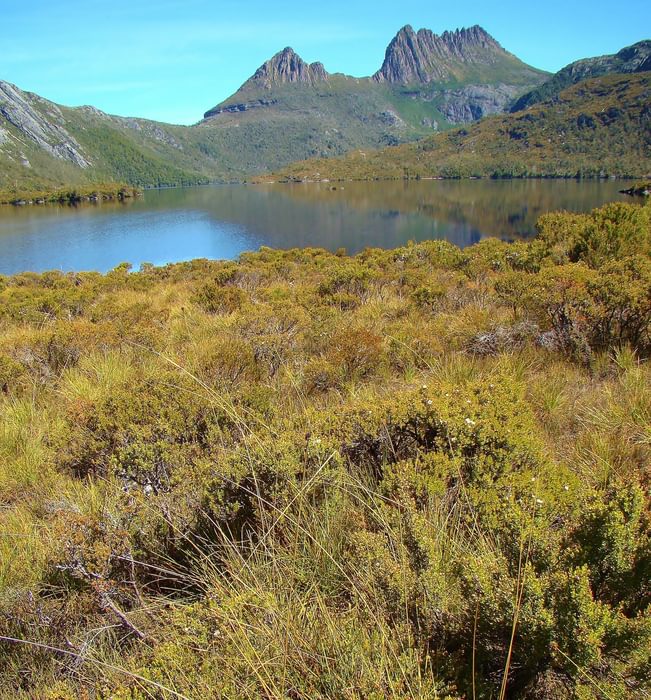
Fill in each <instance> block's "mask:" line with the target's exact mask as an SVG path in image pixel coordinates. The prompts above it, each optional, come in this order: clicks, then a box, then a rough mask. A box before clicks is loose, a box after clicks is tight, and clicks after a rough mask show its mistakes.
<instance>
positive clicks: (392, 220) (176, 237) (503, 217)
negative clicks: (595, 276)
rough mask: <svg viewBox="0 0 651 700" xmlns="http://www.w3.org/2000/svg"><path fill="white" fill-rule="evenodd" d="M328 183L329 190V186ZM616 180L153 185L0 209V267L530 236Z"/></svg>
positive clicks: (596, 198) (599, 199)
mask: <svg viewBox="0 0 651 700" xmlns="http://www.w3.org/2000/svg"><path fill="white" fill-rule="evenodd" d="M333 187H336V188H337V189H333ZM622 187H623V184H622V183H621V182H616V181H603V182H576V181H573V180H570V181H564V180H511V181H490V180H488V181H487V180H461V181H457V180H452V181H416V182H413V181H412V182H401V181H396V182H394V181H392V182H370V183H344V184H343V185H340V184H337V185H332V184H326V183H319V184H298V185H264V186H262V185H255V186H252V185H248V186H247V185H223V186H214V187H194V188H185V189H174V190H151V191H147V192H146V193H145V195H144V197H142V198H139V199H137V200H135V201H130V202H127V203H124V204H118V203H115V204H113V203H110V204H100V205H90V204H84V205H82V206H79V207H70V206H40V207H39V206H31V207H22V208H20V207H0V273H3V274H13V273H17V272H22V271H25V270H32V271H37V272H40V271H43V270H52V269H61V270H99V271H102V272H105V271H106V270H110V269H111V268H113V267H115V266H116V265H118V264H119V263H121V262H130V263H131V264H132V265H133V266H134V268H135V269H137V268H138V267H139V266H140V264H141V263H143V262H150V263H154V264H156V265H162V264H165V263H168V262H177V261H181V260H191V259H192V258H234V257H236V256H237V255H239V254H240V253H241V252H243V251H246V250H255V249H257V248H259V247H260V246H270V247H274V248H293V247H297V246H317V247H323V248H328V249H329V250H336V249H338V248H346V250H347V251H348V252H350V253H355V252H358V251H360V250H362V249H364V248H366V247H368V246H378V247H383V248H393V247H396V246H400V245H403V244H404V243H406V242H407V241H409V240H414V241H421V240H425V239H428V238H438V239H446V240H449V241H451V242H452V243H455V244H456V245H459V246H462V247H463V246H467V245H470V244H472V243H476V242H477V241H479V240H481V239H482V238H485V237H488V236H496V237H499V238H503V239H505V240H513V239H517V238H526V237H530V236H532V235H533V234H534V233H535V228H534V226H535V222H536V219H537V218H538V217H539V216H540V215H541V214H543V213H545V212H548V211H553V210H557V209H567V210H571V211H589V210H590V209H592V208H594V207H597V206H600V205H602V204H604V203H605V202H609V201H614V200H627V199H629V201H630V198H627V197H626V196H625V195H620V194H618V190H619V189H622Z"/></svg>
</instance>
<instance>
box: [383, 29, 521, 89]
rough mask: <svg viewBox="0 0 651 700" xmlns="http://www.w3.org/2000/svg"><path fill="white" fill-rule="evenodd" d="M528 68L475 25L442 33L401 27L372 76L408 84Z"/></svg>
mask: <svg viewBox="0 0 651 700" xmlns="http://www.w3.org/2000/svg"><path fill="white" fill-rule="evenodd" d="M516 67H518V68H520V69H521V68H528V66H525V64H523V63H522V62H521V61H519V60H518V59H517V58H516V57H515V56H513V54H510V53H508V51H505V50H504V49H503V48H502V46H501V45H500V44H499V43H498V42H497V41H496V40H495V39H494V38H493V37H492V36H491V35H490V34H489V33H488V32H487V31H486V30H485V29H482V27H480V26H479V25H475V26H474V27H470V28H469V29H457V30H455V31H453V32H449V31H446V32H443V34H441V35H440V36H439V35H438V34H434V32H432V31H430V30H429V29H420V30H419V31H418V32H416V31H414V29H413V27H411V26H410V25H407V26H405V27H403V28H402V29H401V30H400V31H399V32H398V34H396V36H395V37H394V39H393V40H392V41H391V43H390V44H389V46H388V48H387V50H386V55H385V58H384V63H383V64H382V68H380V70H379V71H378V72H377V73H375V75H374V76H373V79H374V80H376V81H377V82H380V83H393V84H399V85H409V84H413V83H420V84H428V83H432V82H449V81H455V80H465V79H467V78H468V77H470V76H471V75H473V74H476V73H478V72H479V73H481V72H485V71H486V69H492V70H495V69H497V70H499V69H500V68H504V69H506V70H507V72H512V70H513V69H514V68H516Z"/></svg>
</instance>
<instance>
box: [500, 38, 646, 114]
mask: <svg viewBox="0 0 651 700" xmlns="http://www.w3.org/2000/svg"><path fill="white" fill-rule="evenodd" d="M649 70H651V40H645V41H640V42H638V43H637V44H633V45H632V46H627V47H626V48H624V49H622V50H621V51H619V52H618V53H616V54H612V55H609V56H598V57H597V58H584V59H582V60H581V61H575V62H574V63H570V64H569V66H565V68H561V70H560V71H558V73H556V74H555V75H554V76H552V78H550V80H548V81H547V82H546V83H544V84H543V85H541V86H540V87H539V88H536V89H535V90H532V91H531V92H528V93H527V94H525V95H522V97H520V98H519V99H518V100H517V102H515V103H514V104H513V106H512V107H511V112H520V111H521V110H523V109H527V107H531V106H532V105H534V104H537V103H538V102H542V101H543V100H548V99H550V98H552V97H554V96H555V95H557V94H558V93H559V92H560V91H561V90H564V89H565V88H566V87H569V86H570V85H574V84H575V83H578V82H580V81H581V80H587V79H588V78H598V77H600V76H602V75H609V74H610V73H642V72H645V71H649Z"/></svg>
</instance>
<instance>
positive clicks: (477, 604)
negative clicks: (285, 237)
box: [0, 201, 651, 700]
mask: <svg viewBox="0 0 651 700" xmlns="http://www.w3.org/2000/svg"><path fill="white" fill-rule="evenodd" d="M537 229H538V235H537V237H536V238H534V239H532V240H530V241H526V242H515V243H507V242H503V241H500V240H497V239H485V240H482V241H481V242H479V243H477V244H475V245H473V246H470V247H468V248H465V249H460V248H458V247H456V246H454V245H452V244H450V243H448V242H446V241H440V240H431V241H425V242H421V243H418V244H408V245H405V246H402V247H399V248H396V249H393V250H385V249H367V250H365V251H363V252H362V253H359V254H357V255H354V256H348V255H346V252H345V251H344V250H340V251H338V252H337V253H330V252H327V251H325V250H322V249H315V248H305V249H293V250H273V249H270V248H264V247H263V248H261V249H260V250H259V251H257V252H251V253H245V254H243V255H241V256H240V258H239V259H238V260H236V261H211V260H194V261H190V262H183V263H177V264H170V265H166V266H164V267H154V266H152V265H147V264H144V265H142V266H141V269H140V270H139V271H137V272H132V271H131V270H130V266H129V265H128V264H127V263H124V264H121V265H119V266H117V267H116V268H115V269H113V270H112V271H110V272H108V273H107V274H105V275H103V274H99V273H96V272H85V273H82V272H80V273H62V272H59V271H51V272H45V273H42V274H36V273H29V272H27V273H23V274H19V275H15V276H0V506H1V507H0V698H11V700H31V699H33V698H43V699H44V700H75V699H77V698H80V697H81V698H93V699H96V700H108V699H109V698H111V699H114V700H118V699H119V700H146V699H147V698H157V699H158V700H172V698H185V699H186V700H187V699H191V700H198V699H199V698H208V697H225V698H229V699H232V700H254V699H257V698H266V699H267V700H287V698H292V700H316V699H320V700H342V699H345V700H360V699H362V698H363V699H367V698H368V699H369V700H383V699H384V698H391V699H392V700H437V699H441V700H443V699H445V700H462V699H464V698H478V699H481V698H495V699H496V700H505V699H506V698H509V699H510V700H534V699H535V700H577V698H580V699H581V700H604V699H605V698H618V699H623V698H627V700H644V699H645V698H648V695H649V692H651V674H650V673H649V669H651V655H650V651H651V616H649V610H650V609H651V590H650V588H649V572H650V571H651V523H650V515H649V514H650V512H651V500H650V492H649V478H650V476H651V475H650V473H649V465H650V464H651V433H650V430H649V426H650V425H651V364H650V363H649V359H650V358H651V202H649V201H647V202H645V203H644V204H642V203H640V202H638V201H635V202H633V201H632V202H626V203H623V202H617V203H612V204H608V205H606V206H603V207H601V208H599V209H596V210H594V211H592V212H591V213H588V214H573V213H568V212H555V213H549V214H546V215H544V216H542V217H541V218H540V219H539V221H538V226H537Z"/></svg>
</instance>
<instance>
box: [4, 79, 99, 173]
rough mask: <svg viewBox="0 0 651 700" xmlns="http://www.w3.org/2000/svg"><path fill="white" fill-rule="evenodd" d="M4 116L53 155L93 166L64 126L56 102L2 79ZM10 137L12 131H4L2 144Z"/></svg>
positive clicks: (81, 165) (83, 166)
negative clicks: (25, 90)
mask: <svg viewBox="0 0 651 700" xmlns="http://www.w3.org/2000/svg"><path fill="white" fill-rule="evenodd" d="M0 116H2V117H4V118H5V119H6V120H7V122H9V124H11V125H12V126H13V127H15V128H16V129H17V130H18V131H19V132H20V134H21V136H23V137H25V138H27V139H29V140H30V141H33V142H34V143H35V144H36V145H37V146H39V148H41V149H42V150H43V151H45V152H46V153H48V154H49V155H51V156H53V157H55V158H59V159H61V160H67V161H70V162H71V163H74V164H75V165H77V166H79V167H80V168H87V167H89V166H90V165H91V163H90V161H89V160H88V159H87V158H86V157H85V156H84V155H83V153H82V148H81V146H80V145H79V143H77V141H76V140H75V139H74V138H73V137H72V136H71V135H70V134H69V133H68V132H67V131H66V129H65V128H64V126H63V124H64V123H65V120H64V118H63V115H62V114H61V110H60V109H59V108H58V107H57V105H55V104H54V103H53V102H48V101H47V100H44V99H43V98H42V97H38V96H36V95H33V94H31V93H28V92H23V91H22V90H19V89H18V88H17V87H16V86H15V85H12V84H11V83H7V82H4V81H0ZM9 137H10V134H9V132H8V131H7V130H2V133H0V143H2V142H3V141H8V140H9Z"/></svg>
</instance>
